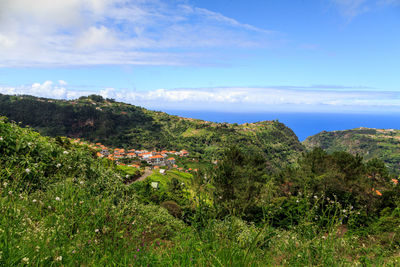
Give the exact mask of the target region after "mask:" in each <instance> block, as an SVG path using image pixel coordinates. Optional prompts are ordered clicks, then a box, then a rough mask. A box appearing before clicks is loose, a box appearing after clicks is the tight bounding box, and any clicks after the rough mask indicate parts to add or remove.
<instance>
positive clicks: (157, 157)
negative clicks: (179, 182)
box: [150, 155, 164, 159]
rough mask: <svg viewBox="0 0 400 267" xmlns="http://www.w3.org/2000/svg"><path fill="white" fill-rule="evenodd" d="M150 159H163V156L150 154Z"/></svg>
mask: <svg viewBox="0 0 400 267" xmlns="http://www.w3.org/2000/svg"><path fill="white" fill-rule="evenodd" d="M150 158H151V159H160V158H161V159H163V158H164V157H163V156H161V155H155V156H151V157H150Z"/></svg>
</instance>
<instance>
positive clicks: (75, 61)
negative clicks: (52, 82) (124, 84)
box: [0, 0, 276, 67]
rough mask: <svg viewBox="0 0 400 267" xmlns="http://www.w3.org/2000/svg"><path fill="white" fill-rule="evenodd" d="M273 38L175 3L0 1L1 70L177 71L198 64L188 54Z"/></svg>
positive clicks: (160, 0)
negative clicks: (126, 67)
mask: <svg viewBox="0 0 400 267" xmlns="http://www.w3.org/2000/svg"><path fill="white" fill-rule="evenodd" d="M274 38H276V37H274V32H272V31H268V30H264V29H259V28H256V27H254V26H252V25H248V24H243V23H240V22H238V21H236V20H234V19H232V18H229V17H226V16H224V15H222V14H219V13H216V12H212V11H209V10H206V9H202V8H197V7H193V6H190V5H181V4H178V3H177V2H174V1H164V0H58V1H55V0H35V1H34V3H33V1H32V0H1V1H0V48H7V49H6V50H5V49H0V58H1V59H2V60H1V62H0V67H20V66H60V65H96V64H150V65H154V64H165V65H182V64H190V63H192V62H196V61H197V59H199V58H200V57H201V56H200V55H198V54H196V53H193V52H194V51H196V50H197V49H198V48H214V47H228V46H229V47H247V46H266V45H269V44H270V43H271V42H273V39H274ZM169 49H174V51H175V52H173V53H172V52H168V50H169ZM177 49H178V50H179V49H185V50H191V51H189V52H188V53H184V54H182V53H178V52H176V51H177ZM203 53H204V50H203Z"/></svg>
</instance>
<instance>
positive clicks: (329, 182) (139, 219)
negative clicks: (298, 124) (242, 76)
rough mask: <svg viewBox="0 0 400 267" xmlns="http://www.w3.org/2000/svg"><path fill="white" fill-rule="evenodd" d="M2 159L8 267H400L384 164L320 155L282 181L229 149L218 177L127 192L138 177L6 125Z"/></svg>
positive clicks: (213, 173) (1, 245)
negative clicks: (131, 179)
mask: <svg viewBox="0 0 400 267" xmlns="http://www.w3.org/2000/svg"><path fill="white" fill-rule="evenodd" d="M82 101H87V99H86V98H83V99H82ZM91 101H93V100H91ZM107 101H108V100H107ZM224 127H227V128H229V127H230V126H229V125H225V126H224ZM0 153H1V157H0V214H1V215H0V266H15V265H17V266H19V265H21V266H22V265H30V266H92V265H93V266H100V265H101V266H109V265H116V266H314V265H316V266H342V265H344V266H357V265H375V266H385V265H387V266H397V265H398V264H399V257H398V255H399V249H400V247H399V246H400V241H399V236H400V235H399V234H400V232H399V231H400V229H399V227H398V225H399V221H400V219H399V218H400V213H399V203H400V199H399V195H400V192H399V187H398V186H396V185H395V184H393V183H391V180H390V178H391V177H390V176H388V175H387V172H385V170H386V169H385V168H384V165H382V163H381V162H379V161H369V162H367V163H365V162H364V161H362V160H360V158H359V157H357V156H351V155H348V154H345V153H335V154H332V155H330V154H327V153H325V152H323V151H321V150H315V151H313V152H310V153H308V154H305V155H304V157H303V159H302V160H300V161H299V163H298V164H297V166H295V167H291V168H287V169H284V170H282V172H281V173H280V174H279V175H275V176H272V175H266V173H268V170H267V169H268V164H265V159H263V160H261V159H260V158H259V157H258V156H257V155H255V154H254V153H250V152H249V151H243V150H242V149H238V148H231V149H229V150H227V151H226V152H225V153H224V157H223V158H222V160H220V161H219V163H218V165H217V166H216V169H212V170H209V171H208V172H204V171H203V170H199V172H197V173H195V174H194V175H192V174H189V173H181V172H178V171H167V172H166V174H165V175H161V174H159V173H157V172H155V173H154V174H153V175H151V176H149V177H148V178H147V179H146V180H145V181H141V182H135V183H127V184H124V183H123V182H124V179H126V176H125V175H127V172H130V171H131V169H130V168H124V167H123V166H115V165H114V164H113V163H112V162H111V161H108V160H101V159H98V158H97V157H96V156H95V152H94V151H91V150H90V149H89V148H88V147H86V146H80V145H76V144H71V143H70V142H69V140H68V139H66V138H61V137H60V138H55V139H53V138H48V137H42V136H40V135H39V134H38V133H36V132H33V131H32V130H31V129H29V128H20V127H19V126H17V125H16V124H15V123H8V122H7V121H6V120H5V119H4V118H1V119H0ZM27 169H29V171H27ZM128 175H129V174H128ZM131 175H134V173H131ZM154 180H158V181H159V182H160V188H159V189H154V188H152V187H151V186H150V182H151V181H154ZM371 186H374V187H376V188H378V189H380V190H381V192H382V196H376V195H373V194H372V193H371V192H372V191H371V190H369V189H370V187H371ZM221 187H223V188H221ZM225 190H226V192H225ZM232 190H233V192H235V193H234V194H233V195H232V194H231V192H232ZM250 192H252V193H254V194H250ZM333 192H334V197H333V198H331V197H330V196H331V195H330V194H332V195H333ZM341 192H342V193H341ZM236 193H237V194H236ZM219 194H222V195H224V196H226V198H225V199H219V198H216V196H218V195H219ZM365 196H368V197H370V200H369V202H371V203H372V204H370V205H371V209H370V210H369V209H368V208H366V207H365V205H364V204H363V203H365V201H366V199H368V198H365ZM223 200H224V201H223ZM247 200H248V202H246V203H242V202H244V201H247ZM231 203H235V204H237V207H234V206H232V205H231ZM158 204H161V206H159V205H158ZM163 207H164V208H163ZM215 207H216V208H218V210H215ZM220 208H222V210H226V212H227V213H231V214H237V215H238V216H231V215H228V216H223V213H221V212H220V211H221V209H220ZM371 210H373V211H374V213H375V215H373V214H371V213H369V214H368V213H367V212H370V211H371ZM238 211H239V212H238ZM217 212H219V214H217ZM170 213H171V214H173V215H174V216H175V217H174V216H171V214H170ZM217 215H219V216H217ZM239 217H242V218H239ZM179 218H182V219H179Z"/></svg>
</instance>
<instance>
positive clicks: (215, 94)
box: [0, 80, 400, 113]
mask: <svg viewBox="0 0 400 267" xmlns="http://www.w3.org/2000/svg"><path fill="white" fill-rule="evenodd" d="M0 93H2V94H11V95H24V94H25V95H34V96H38V97H46V98H55V99H68V100H71V99H76V98H79V97H80V96H87V95H90V94H98V95H101V96H103V97H104V98H112V99H115V100H117V101H120V102H125V103H129V104H133V105H138V106H143V107H145V108H149V109H155V110H204V111H205V110H212V111H226V110H230V111H232V112H271V111H278V112H286V111H287V112H334V113H335V112H339V113H342V112H380V111H381V109H382V108H384V110H385V112H400V92H390V91H383V92H382V91H375V90H374V89H373V88H369V87H346V86H337V85H315V86H275V87H217V88H186V89H170V90H167V89H157V90H150V91H136V90H128V89H115V88H103V89H101V90H100V91H91V90H80V89H76V88H75V89H74V88H73V87H71V86H69V85H68V83H67V82H65V81H63V80H60V81H58V82H52V81H45V82H43V83H34V84H32V85H23V86H17V87H12V86H0Z"/></svg>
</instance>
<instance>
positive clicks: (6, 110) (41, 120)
mask: <svg viewBox="0 0 400 267" xmlns="http://www.w3.org/2000/svg"><path fill="white" fill-rule="evenodd" d="M0 114H2V115H4V116H7V117H8V118H9V119H11V120H14V121H16V122H21V123H22V125H29V126H31V127H33V128H34V129H36V130H38V131H39V132H40V133H42V134H44V135H49V136H53V137H54V136H60V135H61V136H68V137H81V138H85V139H87V140H89V141H92V142H101V143H103V144H105V145H107V146H114V147H117V146H118V147H129V148H145V149H153V148H154V149H167V150H181V149H186V150H189V151H190V153H191V155H192V156H195V157H203V158H207V159H216V158H218V157H219V155H221V151H223V150H224V149H225V148H226V147H227V146H228V145H227V144H237V145H238V146H239V147H242V148H249V149H252V150H256V151H257V152H260V153H262V154H263V155H264V156H265V158H266V160H267V161H268V162H269V163H270V169H274V168H276V167H280V166H281V165H286V164H287V163H294V162H295V160H296V158H297V157H298V156H299V155H300V153H301V152H302V151H303V150H304V148H303V146H302V144H301V143H300V142H299V141H298V138H297V137H296V135H295V134H294V133H293V131H292V130H290V129H289V128H287V127H286V126H285V125H283V124H282V123H279V122H278V121H264V122H258V123H250V124H243V125H237V124H228V123H213V122H207V121H202V120H195V119H187V118H181V117H178V116H171V115H168V114H166V113H163V112H155V111H150V110H146V109H143V108H140V107H137V106H133V105H129V104H125V103H118V102H115V101H113V100H112V99H103V98H102V97H101V96H96V95H92V96H89V97H81V98H79V99H77V100H73V101H64V100H51V99H44V98H36V97H32V96H8V95H0Z"/></svg>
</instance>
